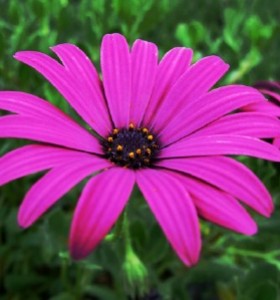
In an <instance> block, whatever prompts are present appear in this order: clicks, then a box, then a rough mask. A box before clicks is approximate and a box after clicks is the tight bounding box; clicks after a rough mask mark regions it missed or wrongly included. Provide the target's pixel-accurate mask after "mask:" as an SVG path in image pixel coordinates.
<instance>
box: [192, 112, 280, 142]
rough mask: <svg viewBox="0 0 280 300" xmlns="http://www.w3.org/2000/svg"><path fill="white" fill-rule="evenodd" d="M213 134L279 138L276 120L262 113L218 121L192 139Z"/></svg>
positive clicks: (240, 115)
mask: <svg viewBox="0 0 280 300" xmlns="http://www.w3.org/2000/svg"><path fill="white" fill-rule="evenodd" d="M215 134H233V135H246V136H251V137H256V138H273V137H275V136H280V122H279V120H278V119H277V118H274V117H273V116H270V115H267V114H264V113H258V112H247V113H245V112H242V113H237V114H231V115H227V116H225V117H223V118H221V119H218V120H217V121H214V122H213V123H211V124H209V125H208V126H206V127H203V128H202V129H200V130H199V131H197V132H195V133H194V134H192V137H194V136H195V137H197V136H205V135H215Z"/></svg>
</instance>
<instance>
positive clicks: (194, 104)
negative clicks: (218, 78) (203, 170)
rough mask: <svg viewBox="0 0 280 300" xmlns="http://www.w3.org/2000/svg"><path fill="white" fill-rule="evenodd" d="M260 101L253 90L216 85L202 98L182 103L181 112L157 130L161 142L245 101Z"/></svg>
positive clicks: (190, 129)
mask: <svg viewBox="0 0 280 300" xmlns="http://www.w3.org/2000/svg"><path fill="white" fill-rule="evenodd" d="M258 100H259V101H260V100H261V101H264V97H263V96H262V94H261V93H259V92H258V91H257V90H256V89H254V88H251V87H247V86H242V85H231V86H225V87H221V88H217V89H215V90H213V91H211V92H210V93H208V94H206V95H205V96H204V97H202V98H198V99H193V100H192V101H189V102H188V103H186V105H185V107H184V109H183V110H182V112H181V113H180V114H178V115H174V116H175V118H174V119H173V120H171V121H169V123H168V124H166V127H165V128H164V129H163V131H162V132H161V133H160V135H159V136H160V138H161V140H162V143H163V144H164V145H167V144H169V143H172V142H174V141H177V140H179V139H181V138H182V137H184V136H187V135H189V134H190V133H192V132H194V131H196V130H198V129H200V128H202V127H203V126H205V125H207V124H209V123H211V122H213V121H215V120H217V119H218V118H220V117H222V116H224V115H226V114H228V113H230V112H232V111H235V110H236V109H238V108H240V107H243V106H245V105H247V104H250V103H253V102H256V101H258Z"/></svg>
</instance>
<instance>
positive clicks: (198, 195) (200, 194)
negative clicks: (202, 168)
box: [185, 177, 257, 235]
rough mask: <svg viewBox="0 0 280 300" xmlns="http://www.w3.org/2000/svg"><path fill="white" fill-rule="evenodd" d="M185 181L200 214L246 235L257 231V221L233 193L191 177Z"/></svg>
mask: <svg viewBox="0 0 280 300" xmlns="http://www.w3.org/2000/svg"><path fill="white" fill-rule="evenodd" d="M185 182H186V187H187V189H188V191H189V193H190V194H191V196H192V199H193V200H194V203H195V206H196V208H197V210H198V213H199V215H200V216H202V217H203V218H205V219H206V220H208V221H211V222H213V223H216V224H218V225H220V226H223V227H226V228H229V229H231V230H234V231H237V232H240V233H243V234H246V235H253V234H255V233H256V232H257V225H256V223H255V221H254V220H253V219H252V217H251V216H250V215H249V214H248V212H247V211H246V209H244V208H243V207H242V206H241V205H240V204H239V202H238V201H237V200H236V199H235V198H233V197H232V196H231V195H229V194H227V193H225V192H223V191H220V190H218V189H216V188H214V187H212V186H210V185H208V184H205V183H202V182H201V181H198V180H195V179H192V178H190V177H185Z"/></svg>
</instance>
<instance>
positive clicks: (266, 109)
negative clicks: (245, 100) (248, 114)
mask: <svg viewBox="0 0 280 300" xmlns="http://www.w3.org/2000/svg"><path fill="white" fill-rule="evenodd" d="M242 111H253V112H254V111H258V112H261V113H265V114H268V115H271V116H276V117H280V107H278V106H277V105H275V104H274V103H270V102H268V101H267V100H264V101H258V102H255V103H252V104H249V105H245V106H244V107H242Z"/></svg>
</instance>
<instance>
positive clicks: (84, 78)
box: [51, 44, 112, 136]
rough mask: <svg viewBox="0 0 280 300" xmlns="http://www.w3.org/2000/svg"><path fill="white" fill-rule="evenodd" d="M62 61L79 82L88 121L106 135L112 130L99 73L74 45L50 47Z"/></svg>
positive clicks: (101, 133)
mask: <svg viewBox="0 0 280 300" xmlns="http://www.w3.org/2000/svg"><path fill="white" fill-rule="evenodd" d="M51 49H52V50H53V51H54V52H55V53H56V54H57V56H58V57H59V58H60V60H61V61H62V63H63V65H64V66H65V69H66V70H67V71H68V72H69V73H70V74H72V75H74V76H75V79H76V81H78V82H79V89H80V94H82V95H83V96H84V99H85V101H86V102H85V105H86V107H87V109H88V110H89V112H90V113H91V122H90V123H89V124H90V125H91V126H92V127H93V128H94V129H96V131H97V132H98V133H99V134H100V135H102V136H106V135H108V134H109V133H110V131H111V130H112V124H111V120H110V115H109V111H108V108H107V104H106V101H105V99H104V97H103V93H102V85H101V81H100V79H99V75H98V73H97V71H96V69H95V67H94V65H93V64H92V63H91V61H90V59H89V58H88V57H87V56H86V54H85V53H84V52H83V51H82V50H81V49H79V48H78V47H77V46H75V45H71V44H61V45H57V46H55V47H52V48H51Z"/></svg>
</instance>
